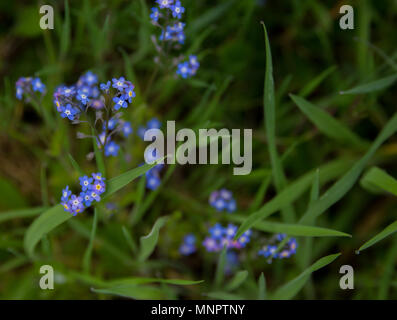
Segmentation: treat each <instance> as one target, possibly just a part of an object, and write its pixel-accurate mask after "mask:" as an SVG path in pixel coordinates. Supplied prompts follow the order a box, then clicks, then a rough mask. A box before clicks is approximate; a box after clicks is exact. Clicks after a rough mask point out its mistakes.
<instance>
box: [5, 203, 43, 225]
mask: <svg viewBox="0 0 397 320" xmlns="http://www.w3.org/2000/svg"><path fill="white" fill-rule="evenodd" d="M46 209H47V208H46V207H38V208H29V209H21V210H13V211H6V212H2V213H0V223H2V222H4V221H8V220H13V219H18V218H30V217H34V216H37V215H38V214H40V213H42V212H43V211H45V210H46Z"/></svg>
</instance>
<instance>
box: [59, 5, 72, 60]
mask: <svg viewBox="0 0 397 320" xmlns="http://www.w3.org/2000/svg"><path fill="white" fill-rule="evenodd" d="M69 43H70V13H69V1H68V0H65V18H64V22H63V26H62V34H61V44H60V54H61V57H62V58H63V57H65V56H66V54H67V51H68V48H69Z"/></svg>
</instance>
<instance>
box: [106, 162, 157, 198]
mask: <svg viewBox="0 0 397 320" xmlns="http://www.w3.org/2000/svg"><path fill="white" fill-rule="evenodd" d="M159 161H161V160H159ZM155 165H156V163H154V164H144V165H143V166H141V167H138V168H135V169H132V170H130V171H127V172H125V173H123V174H121V175H119V176H117V177H115V178H113V179H111V180H109V181H108V183H107V184H106V194H105V197H104V198H107V197H109V196H110V195H112V194H113V193H115V192H117V191H118V190H120V189H121V188H123V187H125V186H126V185H127V184H129V183H130V182H131V181H133V180H135V179H136V178H138V177H140V176H142V175H143V174H144V173H146V171H148V170H150V169H151V168H153V167H154V166H155Z"/></svg>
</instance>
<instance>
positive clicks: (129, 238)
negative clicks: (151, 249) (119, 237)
mask: <svg viewBox="0 0 397 320" xmlns="http://www.w3.org/2000/svg"><path fill="white" fill-rule="evenodd" d="M121 229H122V230H123V235H124V238H125V240H126V241H127V244H128V246H129V247H130V249H131V251H132V253H134V254H135V253H136V252H137V251H138V248H137V245H136V244H135V242H134V240H133V239H132V236H131V234H130V232H129V231H128V229H127V228H126V227H124V226H122V227H121Z"/></svg>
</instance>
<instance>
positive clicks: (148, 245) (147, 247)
mask: <svg viewBox="0 0 397 320" xmlns="http://www.w3.org/2000/svg"><path fill="white" fill-rule="evenodd" d="M166 221H167V217H161V218H159V219H158V220H157V221H156V222H155V224H154V226H153V228H152V231H150V233H149V234H148V235H147V236H144V237H141V239H140V244H141V248H140V252H139V257H138V260H139V261H140V262H143V261H145V260H146V259H147V258H148V257H149V256H150V255H151V254H152V252H153V250H154V248H155V247H156V245H157V241H158V239H159V232H160V229H161V228H162V227H163V226H164V224H165V223H166Z"/></svg>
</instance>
